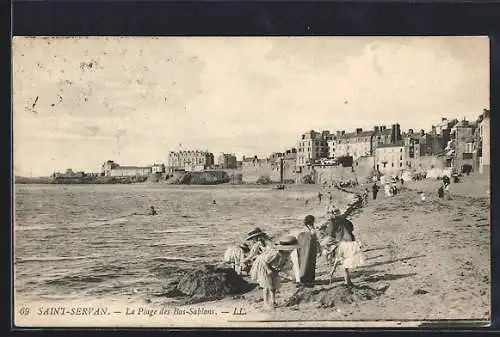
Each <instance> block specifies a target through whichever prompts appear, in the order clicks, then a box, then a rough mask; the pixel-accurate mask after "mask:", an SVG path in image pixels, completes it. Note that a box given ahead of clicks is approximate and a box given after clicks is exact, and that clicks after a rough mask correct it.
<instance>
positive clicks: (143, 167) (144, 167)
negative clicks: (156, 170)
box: [113, 166, 151, 170]
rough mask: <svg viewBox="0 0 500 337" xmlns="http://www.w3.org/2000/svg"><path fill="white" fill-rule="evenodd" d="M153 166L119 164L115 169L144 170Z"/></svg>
mask: <svg viewBox="0 0 500 337" xmlns="http://www.w3.org/2000/svg"><path fill="white" fill-rule="evenodd" d="M150 168H151V166H118V167H116V168H114V169H113V170H118V169H125V170H142V169H150Z"/></svg>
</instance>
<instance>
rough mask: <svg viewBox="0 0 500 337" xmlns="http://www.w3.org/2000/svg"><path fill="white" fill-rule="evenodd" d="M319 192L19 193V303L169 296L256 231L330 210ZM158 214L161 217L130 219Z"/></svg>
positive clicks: (70, 188)
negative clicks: (172, 287) (166, 290)
mask: <svg viewBox="0 0 500 337" xmlns="http://www.w3.org/2000/svg"><path fill="white" fill-rule="evenodd" d="M316 193H317V189H316V188H315V187H314V186H303V187H301V186H294V187H293V188H291V189H288V190H284V191H280V190H273V189H272V188H271V187H268V186H263V187H248V186H233V185H218V186H172V185H155V184H135V185H17V186H16V188H15V212H14V215H15V224H14V258H13V262H14V270H15V280H14V285H15V291H16V296H17V298H22V299H23V300H40V299H45V298H46V299H54V298H56V299H57V298H61V299H70V298H71V299H85V298H88V299H90V298H92V299H95V298H99V297H100V296H103V297H104V296H106V297H109V296H115V297H116V296H128V295H130V294H137V293H139V294H141V293H144V294H146V293H148V294H152V293H153V294H154V293H161V292H162V290H163V287H164V286H165V284H166V283H167V282H168V281H169V280H170V279H172V278H173V277H175V276H176V275H178V274H180V273H181V272H183V271H184V270H186V269H190V268H194V267H196V266H198V265H200V264H204V263H215V262H219V261H221V260H222V258H223V254H224V250H225V249H226V248H227V246H228V245H230V244H232V243H234V242H238V241H241V240H242V239H244V237H245V234H246V233H247V232H249V231H250V230H252V229H253V228H255V227H259V228H261V229H263V230H265V231H267V232H268V233H269V234H270V235H272V236H274V237H279V236H280V235H283V234H286V233H287V232H290V231H293V230H297V229H299V228H300V227H301V223H302V219H303V217H304V215H306V214H308V213H311V212H312V213H313V214H314V212H316V213H319V212H320V210H323V209H324V208H323V207H320V206H319V205H317V203H318V201H317V200H316V199H315V196H316ZM306 199H309V200H310V202H309V203H308V204H306V203H305V200H306ZM213 200H215V201H216V203H215V204H214V203H213ZM150 206H154V207H155V209H156V210H157V211H158V215H157V216H140V215H136V216H131V215H130V214H132V213H134V212H147V210H148V208H149V207H150ZM314 215H316V216H318V215H319V216H322V215H323V214H314Z"/></svg>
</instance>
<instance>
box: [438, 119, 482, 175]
mask: <svg viewBox="0 0 500 337" xmlns="http://www.w3.org/2000/svg"><path fill="white" fill-rule="evenodd" d="M474 129H475V127H474V125H473V124H471V123H469V122H468V121H467V120H465V119H464V120H462V121H460V122H459V123H457V124H456V125H454V126H453V127H452V128H451V130H450V140H449V141H448V144H447V146H446V148H445V151H446V154H445V155H446V164H447V167H451V168H452V169H453V171H455V172H460V173H465V172H471V171H474V166H475V165H474V148H475V147H476V146H475V144H474V143H475V139H474Z"/></svg>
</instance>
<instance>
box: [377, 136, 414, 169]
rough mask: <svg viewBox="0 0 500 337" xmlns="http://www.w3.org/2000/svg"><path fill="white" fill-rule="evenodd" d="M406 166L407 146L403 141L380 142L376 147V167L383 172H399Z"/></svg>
mask: <svg viewBox="0 0 500 337" xmlns="http://www.w3.org/2000/svg"><path fill="white" fill-rule="evenodd" d="M405 168H407V166H406V146H405V144H404V142H403V141H398V142H396V143H394V144H379V145H378V146H377V148H376V149H375V169H376V170H377V171H379V172H380V173H382V174H395V175H396V174H398V173H399V172H400V171H401V170H404V169H405Z"/></svg>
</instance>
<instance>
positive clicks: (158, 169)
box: [151, 163, 165, 173]
mask: <svg viewBox="0 0 500 337" xmlns="http://www.w3.org/2000/svg"><path fill="white" fill-rule="evenodd" d="M151 171H152V173H165V164H156V163H155V164H153V167H152V168H151Z"/></svg>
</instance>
